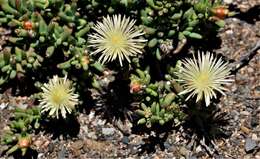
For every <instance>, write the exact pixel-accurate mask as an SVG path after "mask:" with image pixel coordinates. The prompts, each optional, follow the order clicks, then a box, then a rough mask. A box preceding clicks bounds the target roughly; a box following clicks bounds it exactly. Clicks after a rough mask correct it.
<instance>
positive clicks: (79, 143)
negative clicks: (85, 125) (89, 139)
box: [71, 140, 84, 150]
mask: <svg viewBox="0 0 260 159" xmlns="http://www.w3.org/2000/svg"><path fill="white" fill-rule="evenodd" d="M83 145H84V143H83V141H81V140H78V141H76V142H74V143H72V144H71V148H73V149H74V150H80V149H81V148H82V147H83Z"/></svg>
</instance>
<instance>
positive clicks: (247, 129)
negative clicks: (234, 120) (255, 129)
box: [240, 125, 251, 134]
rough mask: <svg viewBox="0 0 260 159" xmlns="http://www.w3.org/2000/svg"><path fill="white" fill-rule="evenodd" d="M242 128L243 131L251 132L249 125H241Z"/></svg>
mask: <svg viewBox="0 0 260 159" xmlns="http://www.w3.org/2000/svg"><path fill="white" fill-rule="evenodd" d="M240 129H241V131H243V132H244V133H246V134H249V133H250V131H251V130H250V129H249V128H247V127H245V126H243V125H241V127H240Z"/></svg>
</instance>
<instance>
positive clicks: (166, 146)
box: [163, 142, 171, 149]
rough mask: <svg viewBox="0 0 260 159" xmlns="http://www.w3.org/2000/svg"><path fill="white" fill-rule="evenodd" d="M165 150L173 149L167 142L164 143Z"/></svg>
mask: <svg viewBox="0 0 260 159" xmlns="http://www.w3.org/2000/svg"><path fill="white" fill-rule="evenodd" d="M163 145H164V147H165V149H169V148H170V147H171V145H170V144H169V142H165V143H163Z"/></svg>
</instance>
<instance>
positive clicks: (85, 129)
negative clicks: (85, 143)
mask: <svg viewBox="0 0 260 159" xmlns="http://www.w3.org/2000/svg"><path fill="white" fill-rule="evenodd" d="M81 129H82V130H83V132H84V133H86V134H87V133H88V126H86V125H84V126H82V127H81Z"/></svg>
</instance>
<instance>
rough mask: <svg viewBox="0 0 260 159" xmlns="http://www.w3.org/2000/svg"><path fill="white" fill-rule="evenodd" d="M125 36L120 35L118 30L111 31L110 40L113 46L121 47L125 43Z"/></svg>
mask: <svg viewBox="0 0 260 159" xmlns="http://www.w3.org/2000/svg"><path fill="white" fill-rule="evenodd" d="M125 41H126V39H125V37H124V36H123V35H122V33H119V32H113V33H112V34H111V37H110V42H111V45H112V46H113V47H116V48H121V47H124V44H125Z"/></svg>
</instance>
